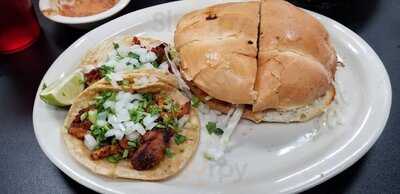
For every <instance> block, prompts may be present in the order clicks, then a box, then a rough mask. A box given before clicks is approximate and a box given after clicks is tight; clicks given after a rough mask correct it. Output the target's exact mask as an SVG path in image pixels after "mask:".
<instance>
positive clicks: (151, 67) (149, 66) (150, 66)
mask: <svg viewBox="0 0 400 194" xmlns="http://www.w3.org/2000/svg"><path fill="white" fill-rule="evenodd" d="M142 68H143V69H153V68H154V66H153V65H152V64H151V63H145V64H143V66H142Z"/></svg>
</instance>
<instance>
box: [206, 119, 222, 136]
mask: <svg viewBox="0 0 400 194" xmlns="http://www.w3.org/2000/svg"><path fill="white" fill-rule="evenodd" d="M206 128H207V131H208V134H210V135H212V134H213V133H214V134H215V135H218V136H220V135H222V134H223V133H224V131H223V130H222V129H221V128H218V127H217V124H216V123H215V122H208V123H207V125H206Z"/></svg>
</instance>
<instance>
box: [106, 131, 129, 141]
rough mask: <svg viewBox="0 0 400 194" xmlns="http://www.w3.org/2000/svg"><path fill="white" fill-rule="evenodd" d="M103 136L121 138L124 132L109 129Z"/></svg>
mask: <svg viewBox="0 0 400 194" xmlns="http://www.w3.org/2000/svg"><path fill="white" fill-rule="evenodd" d="M104 136H105V137H111V136H114V137H115V139H118V140H121V139H122V138H123V137H124V133H123V132H122V131H121V130H118V129H110V130H108V131H107V132H106V134H105V135H104Z"/></svg>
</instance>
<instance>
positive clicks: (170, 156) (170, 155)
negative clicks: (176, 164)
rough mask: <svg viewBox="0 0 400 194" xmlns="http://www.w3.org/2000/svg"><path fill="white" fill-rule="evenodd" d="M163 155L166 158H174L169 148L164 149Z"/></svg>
mask: <svg viewBox="0 0 400 194" xmlns="http://www.w3.org/2000/svg"><path fill="white" fill-rule="evenodd" d="M165 155H166V156H167V157H168V158H172V157H173V156H174V153H173V152H172V150H171V149H170V148H166V149H165Z"/></svg>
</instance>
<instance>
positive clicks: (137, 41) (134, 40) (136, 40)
mask: <svg viewBox="0 0 400 194" xmlns="http://www.w3.org/2000/svg"><path fill="white" fill-rule="evenodd" d="M132 43H133V44H138V45H140V40H139V38H138V37H136V36H134V37H133V38H132Z"/></svg>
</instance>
